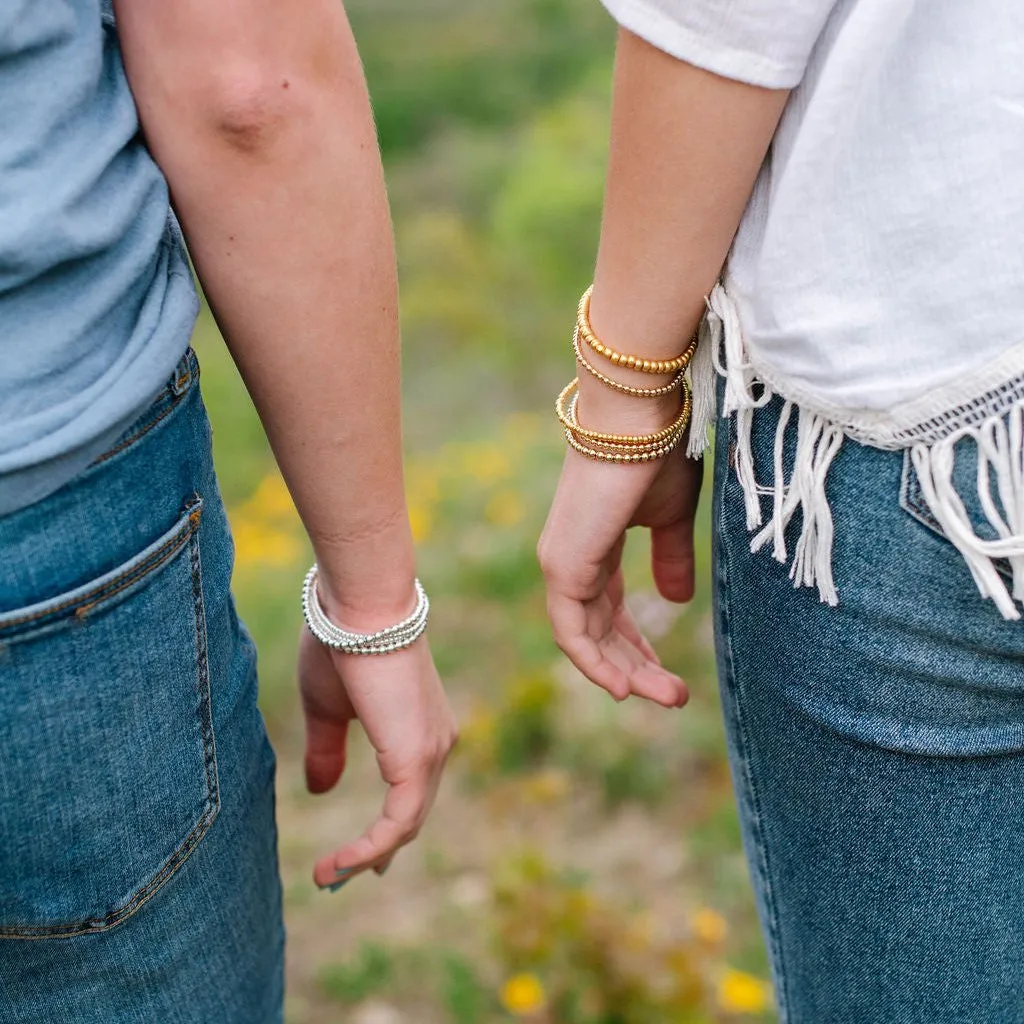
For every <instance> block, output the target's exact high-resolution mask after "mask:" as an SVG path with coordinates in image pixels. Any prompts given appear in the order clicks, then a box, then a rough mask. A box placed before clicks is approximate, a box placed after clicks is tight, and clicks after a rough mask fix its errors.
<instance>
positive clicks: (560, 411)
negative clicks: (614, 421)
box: [555, 377, 692, 448]
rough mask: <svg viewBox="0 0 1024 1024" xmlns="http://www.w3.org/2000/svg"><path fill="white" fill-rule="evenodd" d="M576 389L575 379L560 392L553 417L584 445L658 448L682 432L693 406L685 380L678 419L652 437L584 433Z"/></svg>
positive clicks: (650, 435)
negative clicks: (591, 443)
mask: <svg viewBox="0 0 1024 1024" xmlns="http://www.w3.org/2000/svg"><path fill="white" fill-rule="evenodd" d="M579 386H580V381H579V378H578V377H574V378H573V379H572V380H571V381H570V382H569V383H568V384H567V385H566V386H565V387H564V388H563V389H562V391H561V393H560V394H559V396H558V398H557V399H555V414H556V415H557V416H558V419H559V422H561V424H562V426H563V427H565V428H567V429H568V430H571V431H572V432H573V433H574V434H575V435H576V436H577V438H581V437H582V438H585V439H586V440H587V441H596V442H597V443H599V444H603V445H609V446H611V447H620V448H629V447H637V446H641V445H650V446H657V445H658V444H660V443H661V442H662V441H665V440H666V439H667V438H669V437H671V436H672V435H673V434H675V433H676V432H677V431H683V430H685V429H686V425H687V424H688V423H689V421H690V408H691V405H692V400H691V397H690V386H689V384H687V382H686V381H685V380H684V381H683V383H682V388H683V401H682V405H681V407H680V409H679V415H678V416H677V417H676V418H675V420H673V421H672V422H671V423H670V424H669V425H668V426H667V427H663V428H662V429H661V430H658V431H656V432H655V433H653V434H603V433H600V432H599V431H596V430H587V429H586V427H583V426H581V425H580V421H579V418H578V416H577V409H578V406H579V398H580V395H579Z"/></svg>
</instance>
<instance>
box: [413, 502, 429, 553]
mask: <svg viewBox="0 0 1024 1024" xmlns="http://www.w3.org/2000/svg"><path fill="white" fill-rule="evenodd" d="M409 525H410V526H411V527H412V539H413V540H414V541H416V543H417V544H421V543H422V542H423V541H425V540H428V539H429V537H430V534H431V533H432V532H433V529H434V517H433V516H432V515H431V514H430V508H429V506H427V505H425V504H421V503H420V502H415V501H410V502H409Z"/></svg>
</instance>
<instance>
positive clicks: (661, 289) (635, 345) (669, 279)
mask: <svg viewBox="0 0 1024 1024" xmlns="http://www.w3.org/2000/svg"><path fill="white" fill-rule="evenodd" d="M786 96H787V93H785V92H781V91H772V90H766V89H759V88H755V87H753V86H748V85H743V84H741V83H738V82H734V81H730V80H728V79H725V78H721V77H719V76H717V75H713V74H711V73H709V72H706V71H703V70H701V69H699V68H696V67H694V66H692V65H690V64H686V63H683V62H681V61H678V60H676V59H674V58H673V57H670V56H668V55H667V54H665V53H662V52H661V51H659V50H657V49H655V48H654V47H652V46H650V45H649V44H648V43H646V42H644V41H643V40H641V39H639V38H638V37H636V36H634V35H632V34H631V33H629V32H626V31H622V32H620V36H619V46H618V52H617V55H616V66H615V89H614V98H613V105H612V131H611V150H610V155H609V169H608V181H607V186H606V191H605V201H604V213H603V218H602V223H601V241H600V246H599V250H598V258H597V268H596V271H595V276H594V296H593V302H592V305H591V322H592V325H593V328H594V331H595V332H596V334H597V335H598V337H600V338H602V339H603V340H604V341H606V343H607V344H609V345H611V346H612V347H613V348H615V349H618V350H619V351H625V352H628V353H631V354H639V355H643V356H644V357H646V358H651V359H668V358H672V357H673V356H676V355H678V354H679V353H680V352H682V351H683V350H684V349H685V348H686V347H687V344H688V342H689V340H690V338H691V337H692V336H693V334H694V332H695V331H696V329H697V325H698V323H699V322H700V318H701V316H702V315H703V312H704V299H705V296H706V295H707V294H708V293H709V292H710V290H711V288H712V287H713V286H714V283H715V281H716V280H717V278H718V275H719V273H720V271H721V268H722V264H723V262H724V260H725V257H726V254H727V252H728V250H729V246H730V245H731V243H732V239H733V236H734V235H735V233H736V229H737V226H738V225H739V221H740V218H741V216H742V214H743V210H744V208H745V206H746V204H747V201H748V199H749V197H750V193H751V190H752V188H753V185H754V181H755V179H756V177H757V173H758V170H759V168H760V166H761V164H762V162H763V160H764V155H765V153H766V151H767V149H768V145H769V143H770V141H771V138H772V135H773V133H774V131H775V127H776V124H777V122H778V119H779V116H780V115H781V113H782V108H783V106H784V104H785V100H786ZM601 368H602V370H603V371H608V370H609V365H608V364H602V367H601ZM611 373H612V375H614V376H615V377H617V378H618V379H620V380H622V381H623V382H624V383H628V384H632V385H634V386H640V387H643V386H648V387H650V386H654V385H656V384H658V383H662V382H663V380H665V379H667V378H660V377H652V376H651V375H642V374H639V373H636V372H634V371H629V370H622V369H619V368H618V367H612V368H611ZM676 400H677V399H676ZM660 404H661V409H660V410H659V409H658V405H659V403H653V402H650V401H649V400H643V401H640V400H638V399H634V398H630V397H625V396H622V395H619V394H617V393H616V392H613V391H611V390H610V389H608V388H605V387H602V386H601V385H600V384H598V383H597V382H596V381H594V380H593V379H592V378H590V377H589V376H588V375H587V374H581V397H580V406H581V409H585V408H587V407H589V408H590V409H591V410H592V412H593V413H594V414H595V415H596V416H598V417H599V418H600V419H601V420H602V421H603V422H615V423H619V424H622V423H637V424H642V423H643V422H645V421H646V420H647V419H648V418H650V417H654V418H656V419H657V418H664V417H665V416H668V417H669V418H671V413H672V411H673V409H672V405H673V399H671V398H669V399H667V400H666V401H665V402H664V403H660Z"/></svg>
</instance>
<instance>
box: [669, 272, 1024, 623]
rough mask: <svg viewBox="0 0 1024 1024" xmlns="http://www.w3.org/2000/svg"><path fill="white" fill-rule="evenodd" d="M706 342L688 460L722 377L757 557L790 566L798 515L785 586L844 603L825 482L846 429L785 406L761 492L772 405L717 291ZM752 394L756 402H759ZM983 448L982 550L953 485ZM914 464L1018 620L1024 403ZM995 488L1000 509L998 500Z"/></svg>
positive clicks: (698, 363) (980, 579)
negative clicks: (760, 467)
mask: <svg viewBox="0 0 1024 1024" xmlns="http://www.w3.org/2000/svg"><path fill="white" fill-rule="evenodd" d="M703 331H704V334H703V336H702V337H701V340H700V344H699V345H698V347H697V352H696V353H695V355H694V361H693V364H692V366H691V371H690V372H691V382H692V386H693V392H694V401H693V423H694V425H693V427H692V428H691V434H690V442H689V448H688V452H687V453H688V454H689V455H691V456H692V457H699V456H700V454H701V453H702V452H703V451H704V449H705V448H706V447H707V444H708V438H707V428H708V427H709V426H710V425H711V424H712V423H713V421H714V418H715V384H716V376H721V377H723V378H724V379H725V390H724V398H723V401H722V409H721V415H722V416H723V417H725V416H733V415H734V416H735V447H734V450H733V453H732V456H733V458H734V460H735V469H736V478H737V480H738V481H739V483H740V486H741V488H742V489H743V502H744V507H745V509H746V515H747V529H748V530H750V531H751V532H752V533H754V531H757V532H756V533H754V536H753V537H752V539H751V542H750V550H751V551H759V550H760V549H761V548H763V547H765V546H766V545H767V544H768V543H769V542H771V545H772V554H773V556H774V557H775V559H776V560H777V561H779V562H783V563H785V562H786V561H787V560H788V558H789V552H788V551H787V548H786V529H787V527H788V526H789V524H790V522H791V521H792V519H793V517H794V515H796V513H797V512H799V513H800V517H801V525H800V535H799V537H798V539H797V542H796V547H795V549H794V551H793V561H792V565H791V566H790V570H789V577H790V579H791V580H792V581H793V585H794V586H796V587H813V586H817V588H818V594H819V596H820V597H821V600H822V601H823V602H825V603H826V604H829V605H836V604H838V603H839V595H838V592H837V590H836V586H835V581H834V580H833V577H832V541H833V536H834V528H833V523H832V512H831V510H830V508H829V504H828V496H827V495H826V493H825V481H826V478H827V476H828V471H829V467H830V466H831V465H832V462H833V460H834V459H835V457H836V455H837V453H838V452H839V449H840V448H841V447H842V444H843V439H844V436H845V434H844V431H843V428H842V427H840V426H837V425H836V424H835V423H833V422H832V421H831V420H829V419H826V418H825V417H824V416H821V415H819V414H818V413H814V412H809V411H808V410H807V409H805V408H801V407H799V406H796V405H795V404H794V403H793V402H790V401H786V402H785V403H784V404H783V406H782V410H781V413H780V415H779V422H778V426H777V427H776V430H775V446H774V451H773V458H772V462H773V466H772V470H773V475H772V485H771V486H770V487H765V486H762V485H760V484H758V482H757V477H756V476H755V473H754V458H753V453H752V450H751V441H750V436H751V428H752V426H753V420H754V412H755V410H756V409H758V408H760V407H762V406H764V405H767V403H768V402H770V401H771V400H772V398H774V397H775V393H774V392H773V391H772V390H771V388H769V387H767V386H766V385H765V384H764V383H763V381H760V380H759V379H758V378H757V374H756V373H755V372H754V368H753V366H752V365H751V363H750V360H749V356H748V354H747V352H746V351H745V347H744V344H743V331H742V328H741V326H740V320H739V312H738V310H737V308H736V305H735V303H734V302H733V300H732V299H731V298H730V297H729V295H728V294H727V293H726V291H725V289H724V288H723V287H722V286H721V284H718V285H716V286H715V289H714V290H713V291H712V293H711V295H710V296H709V298H708V312H707V316H706V317H705V322H704V327H703ZM755 386H757V388H760V389H761V390H760V393H759V394H757V396H756V397H755V393H754V392H755ZM794 410H795V411H796V416H797V425H796V448H795V451H794V458H793V472H792V475H791V476H790V479H789V480H788V481H787V480H786V479H785V470H784V465H783V463H784V452H785V441H786V434H787V431H788V430H789V427H790V423H791V421H792V418H793V412H794ZM965 438H966V439H970V440H972V441H973V442H974V443H975V444H976V445H977V446H978V478H977V486H978V496H979V499H980V503H981V507H982V509H983V510H984V513H985V516H986V518H987V519H988V521H989V523H991V525H992V528H993V529H994V530H995V532H996V535H997V537H998V539H997V540H983V539H982V538H980V537H978V536H977V534H976V533H975V531H974V526H973V524H972V523H971V520H970V517H969V516H968V514H967V510H966V508H965V507H964V503H963V501H962V500H961V498H960V496H959V494H957V492H956V488H955V486H954V483H953V467H954V463H955V458H956V453H955V449H956V445H957V443H958V442H960V441H962V440H964V439H965ZM911 459H912V460H913V464H914V468H915V470H916V471H917V476H918V479H919V481H920V484H921V493H922V495H923V496H924V499H925V501H926V502H927V504H928V507H929V508H930V509H931V512H932V514H933V515H934V516H935V518H936V520H937V521H938V523H939V525H940V526H941V528H942V530H943V532H944V533H945V534H946V536H947V537H948V538H949V540H950V541H951V542H952V543H953V545H954V546H955V547H956V548H957V549H958V550H959V551H960V553H961V554H962V555H963V557H964V560H965V561H966V562H967V565H968V567H969V568H970V570H971V574H972V576H973V577H974V580H975V582H976V583H977V585H978V589H979V591H980V592H981V594H982V596H983V597H987V598H991V599H992V600H993V601H994V602H995V604H996V606H997V607H998V609H999V611H1000V612H1001V613H1002V615H1003V617H1004V618H1007V619H1019V618H1020V617H1021V613H1020V610H1019V609H1018V607H1017V605H1016V604H1015V601H1022V602H1024V403H1021V402H1020V401H1017V402H1016V404H1014V405H1011V406H1010V408H1009V411H1008V412H1005V413H1003V414H1001V415H998V416H992V417H990V418H988V419H986V420H984V421H983V422H982V423H980V424H975V425H972V426H968V427H962V428H960V429H958V430H956V431H954V432H953V433H951V434H950V435H948V436H947V437H943V438H941V439H939V440H937V441H936V440H931V439H930V440H929V442H927V443H925V442H923V441H922V442H918V443H916V444H913V445H912V446H911ZM993 478H994V479H995V481H996V489H997V495H998V504H997V502H996V500H995V497H994V496H993V494H992V487H991V480H992V479H993ZM762 496H768V497H770V498H771V518H770V519H769V521H768V522H767V523H764V522H763V517H762V514H761V498H762ZM996 559H1005V560H1007V561H1008V562H1009V564H1010V567H1011V569H1012V578H1013V583H1012V588H1011V589H1008V588H1007V586H1006V583H1005V582H1004V580H1003V577H1002V576H1001V575H1000V574H999V572H998V570H997V569H996V567H995V560H996Z"/></svg>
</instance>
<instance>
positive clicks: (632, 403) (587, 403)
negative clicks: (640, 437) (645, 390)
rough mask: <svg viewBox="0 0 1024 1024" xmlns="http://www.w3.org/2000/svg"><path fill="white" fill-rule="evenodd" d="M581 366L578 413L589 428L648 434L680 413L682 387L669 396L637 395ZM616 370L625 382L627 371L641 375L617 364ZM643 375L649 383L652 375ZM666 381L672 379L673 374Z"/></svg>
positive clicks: (620, 432)
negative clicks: (618, 389)
mask: <svg viewBox="0 0 1024 1024" xmlns="http://www.w3.org/2000/svg"><path fill="white" fill-rule="evenodd" d="M579 369H580V377H579V400H578V404H577V415H578V417H579V422H580V424H581V425H582V426H584V427H586V428H587V429H588V430H600V431H605V432H607V433H619V434H649V433H654V432H656V431H658V430H661V429H662V428H664V427H667V426H668V425H669V424H670V423H671V422H672V421H673V420H674V419H675V418H676V417H677V416H678V415H679V408H680V403H681V402H682V393H681V391H680V390H679V389H675V390H672V391H670V392H669V393H668V394H666V395H659V396H658V397H657V398H638V397H636V396H634V395H628V394H623V393H622V392H619V391H615V390H613V389H612V388H610V387H608V386H607V385H604V384H602V383H601V382H600V381H598V380H595V379H594V378H593V377H591V376H590V375H589V374H587V373H586V372H585V371H584V370H583V369H582V368H579ZM613 369H615V370H616V371H617V373H616V376H615V379H616V380H621V381H623V382H625V381H624V379H623V378H624V377H625V375H626V374H627V373H631V374H632V376H633V377H638V376H641V375H640V374H637V373H635V372H634V371H628V370H621V369H619V368H618V367H613ZM608 376H611V374H610V373H609V374H608ZM644 376H646V377H647V381H648V382H650V381H651V380H652V375H651V374H646V375H644ZM665 380H666V382H667V381H668V380H671V376H669V377H666V378H665ZM659 383H661V381H660V380H659Z"/></svg>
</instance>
